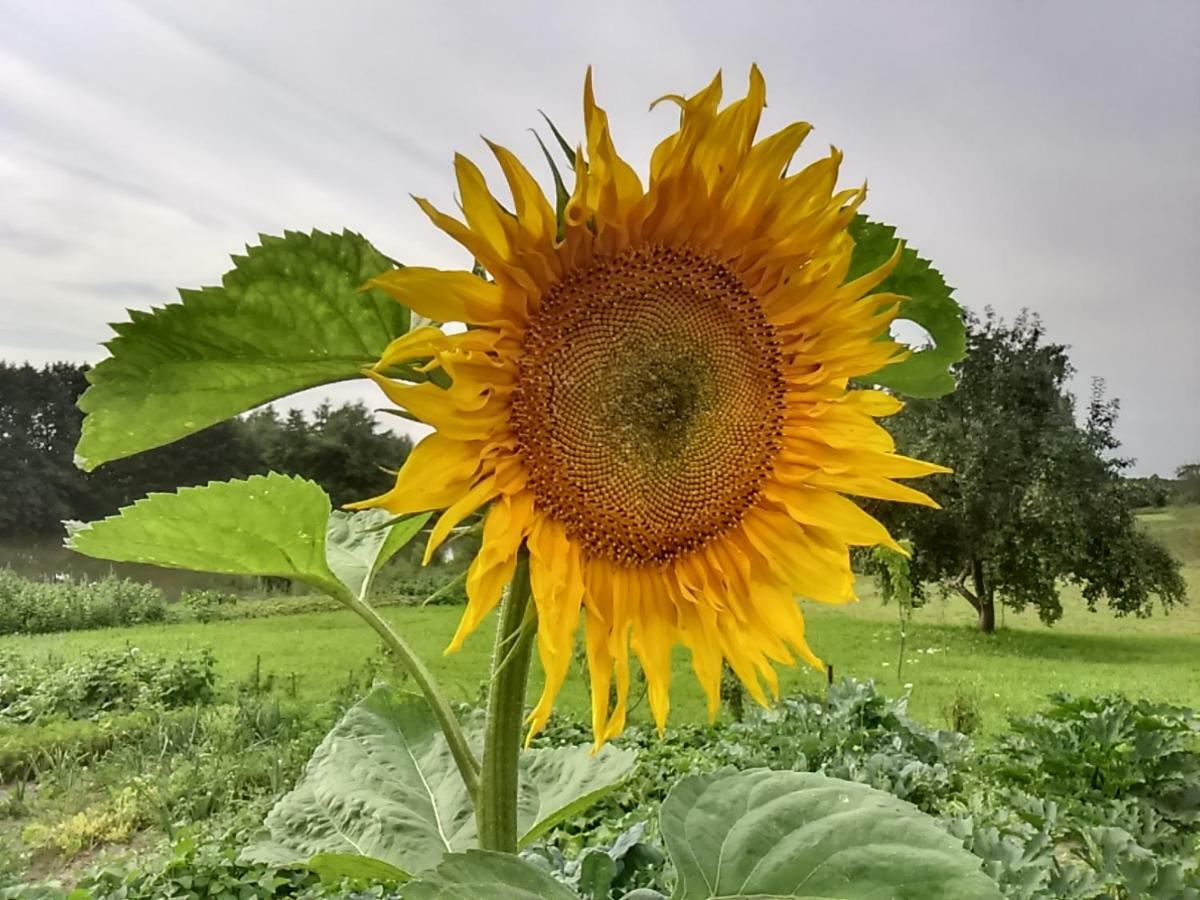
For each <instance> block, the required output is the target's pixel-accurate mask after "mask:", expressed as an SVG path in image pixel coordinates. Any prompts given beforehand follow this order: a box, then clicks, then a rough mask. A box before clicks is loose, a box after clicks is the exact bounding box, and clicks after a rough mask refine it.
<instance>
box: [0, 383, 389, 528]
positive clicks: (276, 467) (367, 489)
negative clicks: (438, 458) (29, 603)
mask: <svg viewBox="0 0 1200 900" xmlns="http://www.w3.org/2000/svg"><path fill="white" fill-rule="evenodd" d="M85 373H86V367H85V366H81V365H76V364H74V363H67V362H58V363H51V364H50V365H47V366H43V367H41V368H35V367H33V366H30V365H16V364H11V363H6V362H0V536H3V537H26V536H30V537H32V536H46V535H55V534H61V533H62V522H63V520H66V519H78V520H82V521H88V520H91V519H97V518H100V517H103V516H106V515H110V514H112V513H114V512H116V511H117V510H118V509H119V508H120V507H122V506H125V505H127V504H129V503H132V502H133V501H135V500H137V499H139V498H141V497H144V496H146V494H148V493H151V492H154V491H173V490H176V489H177V488H180V487H188V486H191V485H197V484H205V483H207V482H209V481H219V480H225V479H230V478H245V477H247V476H249V475H254V474H259V473H264V472H268V471H275V472H283V473H286V474H291V475H299V476H302V477H304V478H309V479H311V480H313V481H315V482H317V483H318V484H320V485H321V487H322V488H324V489H325V491H326V493H328V494H329V495H330V497H331V498H332V499H333V502H334V503H335V504H341V503H347V502H349V501H351V500H360V499H362V498H364V497H370V496H374V495H376V494H379V493H382V492H383V491H385V490H387V489H388V487H390V486H391V484H392V483H393V481H394V476H393V475H392V474H389V471H388V470H391V471H393V472H394V470H395V469H397V468H398V467H399V466H400V465H401V463H403V461H404V460H405V458H406V457H407V456H408V453H409V451H410V450H411V449H412V442H411V440H410V439H409V438H407V437H405V436H401V435H396V434H394V433H392V432H390V431H388V430H387V429H384V428H380V427H379V425H378V423H377V422H376V420H375V417H374V416H373V415H372V413H371V411H370V410H369V409H368V408H367V407H366V406H365V405H364V404H362V403H349V404H344V405H341V406H333V405H331V404H329V403H324V404H322V405H321V406H319V407H318V408H317V409H316V410H315V411H314V412H312V413H311V414H309V415H305V414H304V413H303V412H301V411H300V410H297V409H293V410H290V411H289V412H287V413H284V414H282V415H281V414H280V413H278V412H277V411H276V410H275V409H274V408H272V407H264V408H263V409H260V410H258V411H256V412H253V413H251V414H249V415H247V416H244V417H242V418H240V419H234V420H231V421H227V422H222V423H220V424H218V425H214V426H212V427H211V428H207V429H205V430H203V431H200V432H198V433H196V434H193V435H191V436H189V437H186V438H184V439H182V440H180V441H176V442H175V443H173V444H169V445H167V446H165V447H159V448H158V449H156V450H151V451H149V452H147V453H143V454H140V455H138V456H135V457H132V458H130V459H122V460H117V461H115V462H111V463H108V464H107V465H104V466H101V467H100V468H99V469H97V470H96V471H94V472H86V473H85V472H83V471H81V470H80V469H78V468H76V467H75V465H74V449H75V444H76V443H77V442H78V440H79V431H80V426H81V423H82V421H83V414H82V413H81V412H80V411H79V410H78V409H77V408H76V406H75V402H76V400H77V399H78V398H79V396H80V394H82V392H83V391H84V389H85V388H86V387H87V382H86V377H85Z"/></svg>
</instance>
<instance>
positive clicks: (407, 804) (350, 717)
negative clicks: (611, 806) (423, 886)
mask: <svg viewBox="0 0 1200 900" xmlns="http://www.w3.org/2000/svg"><path fill="white" fill-rule="evenodd" d="M634 760H635V755H634V754H633V753H632V752H630V751H627V750H618V749H617V748H615V747H610V748H607V749H606V750H605V751H604V752H602V753H599V754H597V755H596V756H594V757H593V756H591V754H590V753H589V752H588V748H587V747H561V748H555V749H549V750H532V751H526V752H525V753H522V754H521V756H520V757H519V760H518V765H519V766H520V768H521V777H520V782H519V784H518V799H517V816H518V831H519V832H520V833H521V843H522V844H524V843H527V842H529V841H530V840H533V838H534V837H536V836H538V835H540V834H544V833H545V832H546V831H548V830H549V829H550V828H552V827H553V826H554V825H555V824H557V823H558V822H560V821H562V820H563V819H564V818H566V817H567V816H570V815H573V814H574V813H575V812H577V811H578V810H580V809H583V808H584V807H585V806H586V805H588V804H590V803H592V802H594V801H595V800H596V799H597V798H598V797H599V796H600V795H601V794H603V793H604V792H605V791H607V790H611V789H612V788H613V787H614V786H615V785H616V784H617V783H618V782H619V781H620V780H621V779H622V778H624V777H625V775H627V774H628V773H629V771H630V770H631V769H632V767H633V763H634ZM265 825H266V830H267V833H268V837H266V838H265V839H264V840H262V841H260V842H259V843H257V844H255V845H253V846H252V847H250V848H249V849H248V850H247V851H246V856H247V858H248V859H252V860H254V861H257V862H263V863H270V864H273V865H296V864H303V863H304V862H305V861H306V860H310V859H311V858H312V857H313V856H315V855H318V854H323V853H341V854H345V853H356V854H362V855H365V856H370V857H373V858H375V859H377V860H381V861H383V862H385V863H387V864H388V865H391V866H393V867H395V868H397V869H399V870H401V871H404V872H409V873H414V872H421V871H424V870H426V869H428V868H430V867H432V866H433V865H435V864H436V863H437V862H438V861H439V860H440V859H441V858H442V857H443V856H444V855H445V854H447V853H452V852H457V851H462V850H467V849H469V848H471V847H473V846H475V844H476V838H477V832H476V826H475V808H474V804H473V802H472V800H471V798H470V797H469V796H468V795H467V793H466V790H465V789H464V787H463V784H462V780H461V778H460V777H459V773H458V769H457V767H456V766H455V763H454V757H453V756H452V755H451V753H450V748H449V746H448V745H447V744H446V739H445V737H444V736H443V734H442V732H441V730H440V728H439V727H438V725H437V722H436V721H435V719H434V717H433V713H432V712H431V711H430V709H429V707H428V706H427V705H426V704H425V703H424V702H422V701H420V700H417V699H415V698H413V699H400V698H399V697H397V696H396V695H394V694H392V693H391V692H390V691H388V690H387V689H384V688H380V689H377V690H375V691H374V692H372V693H371V694H370V695H368V696H367V697H366V698H365V699H364V700H363V701H361V702H360V703H358V704H357V705H355V706H353V707H352V708H351V709H350V710H349V711H347V713H346V714H345V716H343V718H342V720H341V721H340V722H338V724H337V725H336V726H334V728H333V730H332V731H330V732H329V734H328V735H327V736H326V737H325V740H324V741H322V742H321V745H320V746H319V747H318V748H317V750H316V752H314V753H313V756H312V759H311V760H310V761H309V763H308V766H307V767H306V768H305V771H304V775H303V776H302V777H301V779H300V781H299V783H298V784H297V785H296V789H295V790H293V791H292V792H291V793H289V794H287V795H286V796H285V797H283V799H281V800H280V801H279V802H278V803H277V804H276V805H275V807H274V809H272V810H271V812H270V814H269V815H268V816H267V819H266V823H265ZM310 864H311V863H310Z"/></svg>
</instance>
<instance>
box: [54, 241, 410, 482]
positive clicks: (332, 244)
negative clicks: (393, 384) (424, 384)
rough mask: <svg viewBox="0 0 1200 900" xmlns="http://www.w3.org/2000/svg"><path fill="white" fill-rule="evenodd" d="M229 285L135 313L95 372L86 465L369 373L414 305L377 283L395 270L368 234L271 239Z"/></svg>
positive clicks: (86, 406) (250, 253) (244, 260)
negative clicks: (367, 288) (370, 287)
mask: <svg viewBox="0 0 1200 900" xmlns="http://www.w3.org/2000/svg"><path fill="white" fill-rule="evenodd" d="M261 240H262V244H261V245H260V246H257V247H248V248H247V250H246V255H245V256H240V257H234V264H235V265H234V269H233V270H232V271H230V272H229V273H228V274H226V275H225V277H224V278H223V279H222V285H221V287H209V288H202V289H200V290H182V291H180V292H179V293H180V297H181V299H182V302H181V303H175V304H171V305H168V306H164V307H161V308H158V309H155V310H153V311H152V312H149V313H146V312H130V320H129V321H128V322H124V323H121V324H115V325H113V330H114V331H115V332H116V335H117V336H116V337H115V338H113V339H112V340H111V341H109V342H108V343H107V344H106V346H107V347H108V349H109V351H110V353H111V354H112V355H111V357H110V358H108V359H105V360H104V361H103V362H101V363H100V364H99V365H98V366H96V368H94V369H92V370H91V371H90V372H88V376H87V377H88V381H89V382H90V383H91V387H89V388H88V389H87V391H86V392H85V393H84V395H83V396H82V397H81V398H80V400H79V408H80V409H82V410H83V411H84V412H85V413H86V414H87V415H86V417H85V418H84V420H83V436H82V437H81V438H80V441H79V446H78V447H77V448H76V462H77V464H78V465H79V466H81V467H82V468H84V469H87V470H91V469H94V468H95V467H96V466H98V465H100V464H102V463H105V462H109V461H110V460H114V459H120V458H121V457H124V456H130V455H132V454H134V453H140V452H141V451H143V450H149V449H150V448H151V447H158V446H160V445H162V444H166V443H170V442H171V441H174V440H177V439H179V438H181V437H184V436H185V435H188V434H191V433H192V432H194V431H199V430H200V429H202V428H205V427H207V426H209V425H212V424H214V423H216V422H220V421H222V420H223V419H228V418H229V417H231V416H234V415H236V414H238V413H240V412H245V411H246V410H249V409H253V408H254V407H256V406H259V405H261V404H263V403H266V402H268V401H270V400H275V399H277V398H279V397H284V396H287V395H288V394H293V393H295V392H296V391H301V390H304V389H305V388H310V387H315V386H316V385H321V384H329V383H330V382H335V381H344V380H346V379H348V378H355V377H358V376H359V375H361V372H362V368H363V367H364V366H369V365H371V364H373V363H374V362H375V361H376V360H378V358H379V356H380V354H381V353H382V352H383V350H384V348H385V347H387V345H388V343H389V342H390V341H391V340H392V339H393V338H395V337H396V336H398V335H401V334H404V333H405V332H406V331H407V330H408V324H409V315H408V310H407V309H405V308H404V307H403V306H401V305H400V304H399V303H396V302H395V301H393V300H391V299H389V298H388V297H387V296H385V295H384V294H382V293H380V292H378V291H371V292H367V293H359V292H358V289H359V287H361V286H362V285H363V284H364V283H365V282H366V281H367V280H368V279H370V278H373V277H375V276H377V275H380V274H381V273H383V272H385V271H387V270H389V269H391V268H394V266H393V264H392V262H391V261H389V260H388V259H387V258H386V257H384V256H383V255H382V254H380V253H379V252H378V251H377V250H375V248H374V247H372V246H371V245H370V244H369V243H367V241H366V240H365V239H363V238H362V237H360V236H359V235H357V234H353V233H351V232H344V233H342V234H340V235H334V234H323V233H322V232H319V231H314V232H313V233H312V234H300V233H298V232H288V233H287V234H285V235H284V236H283V237H282V238H278V237H267V236H263V237H262V238H261Z"/></svg>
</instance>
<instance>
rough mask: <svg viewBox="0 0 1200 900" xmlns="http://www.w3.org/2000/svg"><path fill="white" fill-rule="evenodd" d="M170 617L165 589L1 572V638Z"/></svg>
mask: <svg viewBox="0 0 1200 900" xmlns="http://www.w3.org/2000/svg"><path fill="white" fill-rule="evenodd" d="M166 618H167V601H166V599H165V598H164V597H163V594H162V591H160V590H158V588H156V587H153V586H151V585H148V584H142V583H140V582H137V581H130V580H129V579H126V578H115V577H112V576H110V577H107V578H102V579H100V580H99V581H70V580H66V581H52V582H47V581H33V580H30V579H28V578H22V577H21V576H20V575H18V574H16V573H15V572H13V571H12V570H11V569H8V568H4V569H0V634H46V633H49V632H53V631H77V630H81V629H85V628H110V627H113V626H116V625H140V624H142V623H145V622H161V621H163V620H165V619H166Z"/></svg>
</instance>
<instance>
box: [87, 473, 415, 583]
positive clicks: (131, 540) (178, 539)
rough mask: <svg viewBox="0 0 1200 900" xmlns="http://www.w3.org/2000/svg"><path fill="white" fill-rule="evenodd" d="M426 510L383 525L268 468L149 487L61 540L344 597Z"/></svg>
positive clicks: (106, 553) (121, 558)
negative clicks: (168, 488)
mask: <svg viewBox="0 0 1200 900" xmlns="http://www.w3.org/2000/svg"><path fill="white" fill-rule="evenodd" d="M428 518H429V516H428V515H427V514H426V515H419V516H413V517H411V518H408V519H402V520H398V521H395V524H392V525H390V526H388V525H387V523H388V522H389V521H393V518H392V517H391V516H390V515H389V514H387V513H386V512H383V511H382V510H371V511H369V512H364V513H345V512H341V511H337V512H332V511H331V510H330V504H329V497H327V496H326V495H325V492H324V491H323V490H321V488H320V487H319V486H318V485H316V484H314V483H313V482H311V481H305V480H304V479H303V478H295V477H292V476H288V475H280V474H278V473H275V472H272V473H271V474H269V475H254V476H252V477H250V478H248V479H246V480H244V481H221V482H212V483H211V484H208V485H206V486H204V487H193V488H183V489H182V490H179V491H177V492H176V493H174V494H151V495H150V496H149V497H146V498H145V499H142V500H139V501H137V502H136V503H134V504H133V505H132V506H127V507H125V508H124V509H122V510H121V511H120V512H118V513H117V514H116V515H115V516H110V517H109V518H107V519H102V520H101V521H99V522H91V523H89V524H87V525H73V526H72V527H71V533H70V535H69V536H68V538H67V546H68V547H70V548H71V549H72V550H75V551H76V552H78V553H82V554H83V555H84V556H93V557H96V558H97V559H108V560H113V561H115V562H137V563H147V564H149V565H155V566H166V567H168V568H173V569H190V570H192V571H199V572H219V573H221V574H225V575H274V576H278V577H281V578H291V579H294V580H296V581H303V582H305V583H307V584H311V585H312V586H313V587H315V588H317V589H318V590H320V591H323V592H324V593H326V594H329V595H330V596H332V597H335V598H337V599H339V600H343V601H345V600H346V599H347V598H349V597H359V598H361V597H363V596H364V595H365V594H366V591H367V589H368V588H369V587H370V582H371V579H372V578H373V577H374V576H375V574H376V573H377V572H378V571H379V569H380V567H381V566H382V565H383V564H384V563H385V562H387V561H388V559H390V558H391V557H392V556H393V555H394V554H395V553H396V552H397V551H398V550H399V549H400V548H401V547H403V546H404V545H405V544H406V543H407V542H408V541H410V540H411V539H412V537H413V535H415V534H416V533H417V532H418V531H420V529H421V528H422V526H424V524H425V522H426V521H428Z"/></svg>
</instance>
